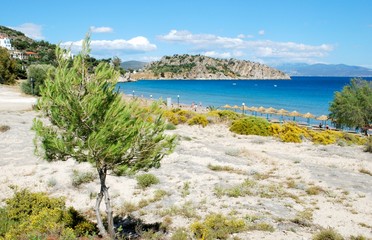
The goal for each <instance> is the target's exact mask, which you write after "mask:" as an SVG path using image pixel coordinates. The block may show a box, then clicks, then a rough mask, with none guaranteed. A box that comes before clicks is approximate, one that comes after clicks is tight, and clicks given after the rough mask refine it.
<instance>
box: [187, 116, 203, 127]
mask: <svg viewBox="0 0 372 240" xmlns="http://www.w3.org/2000/svg"><path fill="white" fill-rule="evenodd" d="M187 123H188V124H189V125H201V126H203V127H205V126H207V125H208V119H207V117H206V116H204V115H200V114H199V115H196V116H194V117H192V118H191V119H190V120H189V121H188V122H187Z"/></svg>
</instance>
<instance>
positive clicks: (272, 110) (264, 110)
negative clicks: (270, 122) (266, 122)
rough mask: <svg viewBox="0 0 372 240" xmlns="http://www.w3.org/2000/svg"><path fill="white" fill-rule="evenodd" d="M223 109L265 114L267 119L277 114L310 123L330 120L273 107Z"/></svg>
mask: <svg viewBox="0 0 372 240" xmlns="http://www.w3.org/2000/svg"><path fill="white" fill-rule="evenodd" d="M222 108H224V109H235V110H237V109H239V110H242V111H251V112H260V113H265V114H267V118H268V116H269V114H275V115H280V116H281V117H282V118H283V116H290V117H293V121H296V117H303V118H307V119H308V122H309V121H310V118H313V119H316V120H320V121H327V120H328V116H326V115H321V116H318V117H316V116H314V115H313V114H311V113H309V112H308V113H305V114H301V113H299V112H297V111H293V112H289V111H287V110H285V109H283V108H282V109H279V110H277V109H275V108H272V107H269V108H264V107H262V106H261V107H258V108H257V107H253V106H252V107H248V106H245V105H243V106H241V107H239V106H238V105H234V106H230V105H228V104H226V105H225V106H223V107H222Z"/></svg>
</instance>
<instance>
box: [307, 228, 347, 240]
mask: <svg viewBox="0 0 372 240" xmlns="http://www.w3.org/2000/svg"><path fill="white" fill-rule="evenodd" d="M343 239H344V238H343V237H342V236H341V235H340V234H339V233H338V232H336V231H335V230H333V229H332V228H328V229H324V230H322V231H320V232H319V233H317V234H315V235H314V236H313V240H343Z"/></svg>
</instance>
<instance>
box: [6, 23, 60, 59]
mask: <svg viewBox="0 0 372 240" xmlns="http://www.w3.org/2000/svg"><path fill="white" fill-rule="evenodd" d="M0 34H4V35H6V36H8V37H9V39H10V42H11V44H12V47H14V48H15V49H16V50H18V51H22V52H34V53H36V55H33V56H30V57H29V58H28V59H27V60H24V61H23V64H26V65H30V64H32V63H44V64H53V63H54V61H55V59H56V56H55V49H56V45H55V44H51V43H49V42H47V41H43V40H42V41H35V40H33V39H31V38H29V37H27V36H26V35H25V34H24V33H22V32H20V31H17V30H14V29H11V28H7V27H4V26H0Z"/></svg>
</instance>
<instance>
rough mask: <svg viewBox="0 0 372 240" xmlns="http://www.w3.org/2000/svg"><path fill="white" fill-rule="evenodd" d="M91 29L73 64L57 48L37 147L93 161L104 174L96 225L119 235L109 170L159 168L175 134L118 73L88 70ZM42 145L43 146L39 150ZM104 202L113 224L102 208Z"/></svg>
mask: <svg viewBox="0 0 372 240" xmlns="http://www.w3.org/2000/svg"><path fill="white" fill-rule="evenodd" d="M89 45H90V37H89V34H88V35H87V37H86V38H85V40H84V43H83V47H82V50H81V52H80V53H79V54H78V55H77V56H76V57H75V58H74V60H73V64H72V66H71V65H69V62H68V60H67V59H66V58H65V57H64V56H65V54H64V53H63V50H62V49H60V48H59V47H58V48H57V49H56V55H57V61H58V66H57V68H56V70H55V73H54V74H53V75H50V76H49V77H48V78H47V80H46V81H45V86H44V87H43V88H42V89H41V98H40V99H39V102H38V107H39V108H40V109H41V110H42V112H43V114H44V116H45V117H46V118H47V119H48V120H49V121H48V122H49V123H46V121H42V120H40V119H35V120H34V125H33V129H35V131H36V141H35V142H36V145H37V146H36V147H37V149H38V150H39V152H42V153H43V154H44V156H45V158H46V159H47V160H48V161H58V160H67V159H68V158H71V157H72V158H74V159H75V160H76V161H78V162H89V163H91V164H93V165H94V166H95V167H96V169H97V172H98V176H99V179H100V191H99V194H98V196H97V199H96V205H95V211H96V217H97V226H98V228H99V231H100V234H101V235H107V230H108V234H109V235H110V237H112V238H113V237H114V235H115V232H114V226H113V212H112V209H111V203H110V197H109V193H108V187H107V185H106V176H107V174H109V173H111V172H114V173H129V172H135V171H138V170H147V169H149V168H151V167H159V166H160V160H161V159H162V158H163V156H164V155H166V154H168V153H170V151H171V150H172V149H173V147H174V139H175V138H174V137H173V136H169V135H166V134H164V130H165V122H164V121H163V119H162V117H161V114H160V111H159V108H158V105H156V104H155V105H152V106H151V109H149V110H146V109H145V108H143V107H140V106H139V104H138V103H137V102H124V101H123V99H122V98H121V96H120V94H119V93H118V92H116V91H115V85H116V82H117V78H118V73H117V71H115V70H114V69H113V67H111V66H110V65H109V64H107V63H100V64H99V65H98V66H97V67H96V68H95V69H94V72H93V73H92V74H89V73H88V69H87V65H86V62H85V59H87V58H88V57H89V52H90V49H89ZM40 150H41V151H40ZM102 199H104V201H105V205H106V213H107V221H108V224H107V225H108V229H107V230H106V229H105V227H104V225H103V222H102V217H101V214H100V211H99V207H100V204H101V201H102Z"/></svg>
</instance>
